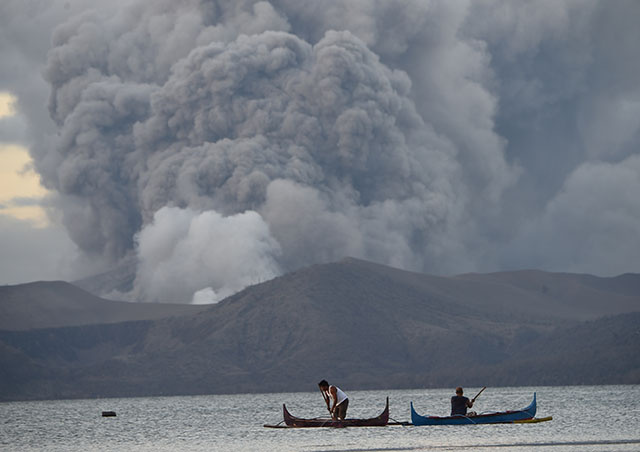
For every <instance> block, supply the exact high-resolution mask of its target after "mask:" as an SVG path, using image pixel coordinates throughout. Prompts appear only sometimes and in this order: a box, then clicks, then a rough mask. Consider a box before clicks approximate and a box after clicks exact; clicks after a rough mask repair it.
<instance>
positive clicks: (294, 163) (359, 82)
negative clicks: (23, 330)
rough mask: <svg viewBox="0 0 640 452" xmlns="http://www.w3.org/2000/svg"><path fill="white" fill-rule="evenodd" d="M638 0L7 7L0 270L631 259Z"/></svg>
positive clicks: (49, 0)
mask: <svg viewBox="0 0 640 452" xmlns="http://www.w3.org/2000/svg"><path fill="white" fill-rule="evenodd" d="M639 21H640V3H639V2H636V1H633V0H630V1H624V0H615V1H585V0H540V1H536V2H524V1H523V2H513V1H510V0H479V1H463V0H454V1H445V0H442V1H438V0H432V1H424V0H416V1H399V2H388V1H368V0H367V1H364V0H362V1H358V0H354V1H337V0H336V1H332V2H316V1H311V0H302V1H300V0H295V1H293V0H271V1H251V0H241V1H234V2H228V1H216V0H180V1H175V0H158V1H154V2H148V1H143V0H113V1H111V2H98V1H95V0H26V1H25V0H5V1H4V2H2V3H1V4H0V61H2V64H0V168H1V169H0V175H1V177H2V179H1V181H0V284H16V283H21V282H27V281H33V280H40V279H65V280H74V279H78V278H82V277H87V276H91V275H94V274H98V273H100V272H104V271H107V270H109V269H113V268H131V269H132V270H131V271H132V273H133V274H132V275H131V277H132V280H133V283H132V284H131V286H130V287H128V288H127V289H126V290H122V289H120V291H119V292H112V293H111V294H110V295H111V296H112V297H118V298H122V299H128V300H134V301H149V302H154V301H173V302H198V303H202V302H215V301H219V300H220V299H222V298H224V297H225V296H227V295H230V294H232V293H234V292H236V291H238V290H240V289H242V288H243V287H245V286H247V285H250V284H255V283H257V282H261V281H264V280H267V279H270V278H273V277H274V276H277V275H280V274H283V273H285V272H289V271H294V270H296V269H298V268H301V267H304V266H308V265H312V264H315V263H324V262H331V261H336V260H339V259H341V258H343V257H345V256H353V257H357V258H362V259H367V260H371V261H375V262H379V263H382V264H386V265H391V266H394V267H398V268H403V269H407V270H412V271H419V272H425V273H432V274H441V275H451V274H459V273H464V272H491V271H507V270H518V269H525V268H527V269H528V268H536V269H542V270H547V271H561V272H579V273H591V274H595V275H600V276H612V275H617V274H621V273H626V272H640V249H639V244H640V196H638V194H640V155H639V154H640V152H639V151H640V147H639V145H640V83H639V80H640V50H639V48H638V45H637V43H638V42H640V28H639V27H637V23H638V22H639Z"/></svg>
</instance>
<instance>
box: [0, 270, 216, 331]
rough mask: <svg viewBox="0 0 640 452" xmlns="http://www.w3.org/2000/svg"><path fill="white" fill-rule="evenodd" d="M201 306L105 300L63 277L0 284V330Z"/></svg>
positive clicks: (150, 316)
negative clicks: (62, 278)
mask: <svg viewBox="0 0 640 452" xmlns="http://www.w3.org/2000/svg"><path fill="white" fill-rule="evenodd" d="M203 309H206V307H204V306H193V305H180V304H161V303H155V304H151V303H127V302H123V301H112V300H104V299H102V298H98V297H96V296H94V295H92V294H90V293H88V292H86V291H84V290H82V289H80V288H78V287H76V286H74V285H72V284H69V283H67V282H63V281H50V282H49V281H40V282H33V283H28V284H19V285H15V286H0V330H26V329H34V328H50V327H61V326H73V325H88V324H93V323H114V322H123V321H130V320H148V319H160V318H163V317H169V316H175V315H185V314H190V313H195V312H199V311H202V310H203Z"/></svg>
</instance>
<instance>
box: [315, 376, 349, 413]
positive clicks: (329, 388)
mask: <svg viewBox="0 0 640 452" xmlns="http://www.w3.org/2000/svg"><path fill="white" fill-rule="evenodd" d="M318 387H319V388H320V392H322V397H323V398H324V401H325V402H326V403H327V409H328V410H329V412H330V413H331V417H332V418H333V419H335V420H343V419H344V418H345V417H346V416H347V408H348V406H349V397H347V394H345V393H344V391H342V390H341V389H340V388H338V387H337V386H334V385H330V384H329V383H327V380H322V381H321V382H320V383H318ZM331 401H333V406H331Z"/></svg>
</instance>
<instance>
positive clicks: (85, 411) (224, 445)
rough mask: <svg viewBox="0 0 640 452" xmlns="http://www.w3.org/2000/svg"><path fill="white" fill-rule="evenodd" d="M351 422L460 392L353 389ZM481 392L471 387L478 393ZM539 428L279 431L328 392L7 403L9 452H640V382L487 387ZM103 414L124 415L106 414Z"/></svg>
mask: <svg viewBox="0 0 640 452" xmlns="http://www.w3.org/2000/svg"><path fill="white" fill-rule="evenodd" d="M343 389H344V390H345V391H346V392H347V393H348V394H349V399H350V401H349V413H348V414H349V415H348V417H373V416H377V415H378V414H379V413H380V412H381V411H382V409H383V408H384V400H385V397H386V396H389V397H390V407H391V417H392V418H393V419H394V420H396V421H410V413H409V402H410V401H413V402H414V405H415V407H416V410H417V411H418V412H419V413H420V414H430V415H447V414H448V413H447V412H448V410H449V398H450V396H451V395H452V392H453V390H452V389H449V390H443V389H432V390H394V391H349V388H343ZM478 389H479V388H465V394H466V395H467V396H470V397H471V396H473V395H474V394H475V393H476V392H477V391H478ZM534 391H536V392H537V393H538V414H537V417H544V416H553V420H552V421H550V422H543V423H538V424H502V425H483V426H480V425H475V426H474V425H469V426H440V427H433V426H423V427H415V426H387V427H368V428H343V429H331V428H320V429H318V428H313V429H269V428H264V427H263V424H277V423H278V422H280V421H281V420H282V403H283V402H284V403H286V404H287V408H288V409H289V411H290V412H291V413H292V414H294V415H295V416H299V417H318V416H324V415H325V413H326V407H325V406H324V402H323V400H322V397H321V396H320V393H319V392H309V393H286V394H241V395H211V396H191V397H145V398H128V399H91V400H58V401H43V402H12V403H1V404H0V449H1V450H10V451H45V450H46V451H65V452H74V451H83V452H84V451H153V452H158V451H304V452H319V451H354V452H355V451H476V450H479V451H487V452H488V451H500V452H515V451H530V450H532V451H535V452H544V451H552V452H565V451H571V452H578V451H580V452H581V451H638V450H640V408H639V401H640V386H571V387H538V388H487V390H486V391H485V392H484V393H483V394H482V395H481V396H480V398H478V400H477V402H476V406H475V407H474V410H476V411H478V412H482V411H496V410H506V409H518V408H523V407H525V406H527V405H528V404H529V403H530V402H531V399H532V397H533V392H534ZM102 411H115V412H116V413H117V417H113V418H109V417H105V418H103V417H102V416H101V413H102Z"/></svg>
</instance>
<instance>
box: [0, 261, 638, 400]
mask: <svg viewBox="0 0 640 452" xmlns="http://www.w3.org/2000/svg"><path fill="white" fill-rule="evenodd" d="M556 276H557V278H556ZM484 277H486V280H485V279H484ZM626 278H627V279H625V281H624V283H623V284H619V283H618V281H617V280H616V279H615V278H612V279H606V278H605V279H603V280H591V279H590V278H588V277H587V278H586V280H584V278H583V276H580V275H577V276H576V275H561V274H548V273H543V272H517V274H515V273H514V274H508V273H504V274H491V275H462V276H458V277H452V278H443V277H434V276H428V275H420V274H416V273H410V272H405V271H401V270H397V269H392V268H389V267H384V266H381V265H376V264H372V263H369V262H363V261H359V260H355V259H346V260H343V261H341V262H338V263H333V264H326V265H316V266H313V267H309V268H306V269H302V270H300V271H297V272H293V273H290V274H287V275H284V276H282V277H280V278H276V279H274V280H271V281H267V282H265V283H262V284H258V285H256V286H252V287H249V288H247V289H245V290H244V291H242V292H240V293H238V294H236V295H234V296H232V297H229V298H227V299H225V300H223V301H222V302H220V303H219V304H217V305H212V306H210V307H208V308H207V309H206V310H203V311H200V312H198V313H194V314H190V315H184V316H181V317H174V318H167V319H160V320H147V321H137V322H127V323H115V324H108V325H104V324H103V325H94V326H80V327H66V328H55V329H45V330H35V331H13V332H8V331H5V332H0V358H1V360H0V361H1V362H0V364H1V365H0V369H1V370H0V399H5V400H7V399H24V398H61V397H87V396H90V397H92V396H131V395H152V394H202V393H224V392H265V391H267V392H274V391H290V390H313V389H314V388H315V384H316V382H317V381H318V380H319V379H320V378H327V379H329V380H331V381H337V382H340V384H341V385H343V386H344V387H345V388H351V389H365V388H392V387H441V386H456V385H459V384H461V385H467V386H468V385H480V384H482V385H519V384H530V385H542V384H581V383H594V384H600V383H640V363H639V358H638V357H639V354H640V334H638V325H640V318H639V316H640V314H637V313H635V314H631V313H630V312H631V311H634V310H635V311H638V310H640V296H638V294H636V293H635V292H634V291H633V287H634V284H635V280H636V278H637V275H631V277H626ZM585 281H586V282H585ZM593 281H596V284H595V286H594V284H592V283H591V282H593ZM629 281H631V283H629ZM567 288H570V289H571V290H569V289H567ZM594 291H595V292H597V293H600V294H601V298H600V301H599V302H598V300H597V297H596V296H595V295H593V294H594ZM550 293H558V294H563V295H562V296H558V297H557V298H554V297H553V296H552V295H550ZM583 299H589V300H590V301H589V303H583V302H582V301H581V300H583ZM623 313H627V314H623ZM604 315H606V316H609V317H604V318H603V317H602V316H604ZM585 318H586V319H589V321H587V322H584V321H583V319H585ZM612 332H615V334H616V335H617V336H615V337H613V338H612V336H611V334H612ZM622 356H627V358H626V359H620V357H622ZM614 360H615V361H616V363H615V365H614V362H613V361H614Z"/></svg>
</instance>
